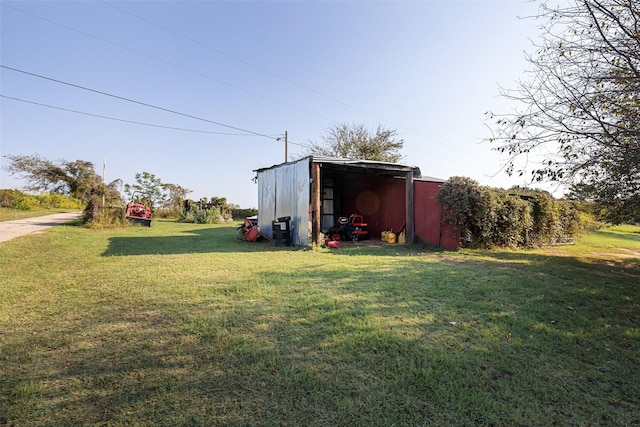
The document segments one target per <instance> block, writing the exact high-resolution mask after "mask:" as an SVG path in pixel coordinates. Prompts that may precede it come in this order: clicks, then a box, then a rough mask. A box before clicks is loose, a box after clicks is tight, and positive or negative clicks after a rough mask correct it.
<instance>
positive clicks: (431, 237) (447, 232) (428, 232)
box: [413, 181, 460, 249]
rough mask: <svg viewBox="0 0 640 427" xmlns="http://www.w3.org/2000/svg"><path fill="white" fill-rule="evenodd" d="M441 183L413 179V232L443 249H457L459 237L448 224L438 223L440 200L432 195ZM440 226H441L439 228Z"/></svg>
mask: <svg viewBox="0 0 640 427" xmlns="http://www.w3.org/2000/svg"><path fill="white" fill-rule="evenodd" d="M441 185H442V183H440V182H431V181H414V182H413V191H414V215H415V232H416V234H417V235H418V236H420V238H422V239H423V240H424V241H426V242H428V243H430V244H432V245H434V246H438V247H441V248H443V249H457V248H458V247H460V239H458V238H456V237H455V236H454V232H453V227H452V226H451V225H450V224H443V225H441V224H440V202H438V201H437V200H436V199H435V198H434V196H435V195H436V193H437V192H438V190H439V189H440V186H441ZM441 227H442V228H441Z"/></svg>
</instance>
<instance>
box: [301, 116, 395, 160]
mask: <svg viewBox="0 0 640 427" xmlns="http://www.w3.org/2000/svg"><path fill="white" fill-rule="evenodd" d="M397 135H398V132H397V131H396V130H390V129H385V128H383V127H382V125H378V127H377V129H376V131H375V133H374V134H371V133H370V132H369V130H367V128H366V127H365V126H364V125H363V124H359V125H356V124H354V125H351V126H349V125H347V124H338V125H335V126H333V127H331V128H329V129H327V130H326V131H325V133H324V134H322V136H321V139H322V143H315V142H312V143H311V147H310V148H309V150H308V151H309V154H318V155H322V156H332V157H342V158H347V159H359V160H376V161H380V162H391V163H395V162H398V161H399V160H400V159H401V158H402V156H401V155H400V150H401V149H402V147H403V146H404V140H402V139H398V138H397Z"/></svg>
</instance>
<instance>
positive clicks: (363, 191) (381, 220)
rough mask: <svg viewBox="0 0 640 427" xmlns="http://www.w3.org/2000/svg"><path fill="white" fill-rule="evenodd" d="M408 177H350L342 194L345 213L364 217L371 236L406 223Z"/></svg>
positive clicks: (374, 236)
mask: <svg viewBox="0 0 640 427" xmlns="http://www.w3.org/2000/svg"><path fill="white" fill-rule="evenodd" d="M404 197H405V196H404V180H399V179H394V178H387V177H355V178H350V179H349V182H348V185H344V187H343V188H342V193H341V202H342V203H341V206H342V212H341V213H340V215H341V216H349V215H350V214H352V213H358V214H361V215H363V216H364V220H365V222H366V223H367V224H368V226H369V233H370V236H371V237H373V238H378V239H379V238H380V234H381V233H382V231H384V230H389V229H393V230H394V231H396V232H397V231H398V230H399V229H400V228H401V227H402V226H404V218H405V203H404Z"/></svg>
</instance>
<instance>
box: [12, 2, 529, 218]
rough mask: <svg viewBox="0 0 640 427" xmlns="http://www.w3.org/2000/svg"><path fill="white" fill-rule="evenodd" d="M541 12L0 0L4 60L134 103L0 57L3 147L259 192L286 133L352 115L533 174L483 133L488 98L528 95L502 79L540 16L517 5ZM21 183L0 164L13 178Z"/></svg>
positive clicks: (469, 157)
mask: <svg viewBox="0 0 640 427" xmlns="http://www.w3.org/2000/svg"><path fill="white" fill-rule="evenodd" d="M536 11H537V5H536V4H535V3H530V2H527V1H515V0H514V1H412V2H363V1H331V2H324V1H316V2H307V1H299V2H295V1H260V2H244V1H234V2H219V1H197V2H191V1H179V2H178V1H136V2H133V1H120V2H111V1H68V2H60V1H4V0H3V1H2V2H1V7H0V14H1V15H0V18H1V22H0V24H1V46H0V47H1V63H2V65H3V66H5V67H11V68H14V69H18V70H21V71H25V72H28V73H33V74H37V75H41V76H45V77H48V78H51V79H54V80H59V81H62V82H66V83H71V84H73V85H76V86H81V87H84V88H88V89H93V90H95V91H99V92H103V93H107V94H111V95H116V96H118V97H121V98H126V99H129V100H131V101H136V102H137V103H134V102H128V101H125V100H123V99H118V98H114V97H109V96H106V95H103V94H99V93H96V92H92V91H88V90H82V89H80V88H78V87H74V86H70V85H65V84H61V83H58V82H54V81H51V80H47V79H43V78H39V77H34V76H33V75H28V74H25V73H22V72H17V71H14V70H9V69H6V68H2V69H0V78H1V83H0V93H1V94H2V95H3V96H4V97H3V98H0V119H1V120H0V121H1V123H0V124H1V130H0V138H1V139H0V144H1V145H0V154H1V155H6V154H36V153H37V154H39V155H40V156H42V157H44V158H47V159H51V160H55V159H65V160H77V159H82V160H88V161H92V162H94V164H95V165H96V171H97V172H99V173H101V172H102V164H103V159H104V158H105V157H106V159H107V173H106V180H107V181H112V180H114V179H116V178H119V179H122V180H123V181H124V182H126V183H134V176H135V174H136V172H143V171H147V172H151V173H153V174H155V175H156V176H157V177H158V178H160V179H161V180H162V181H163V182H167V183H173V184H178V185H181V186H183V187H186V188H188V189H190V190H192V193H190V194H189V197H190V198H194V199H199V198H200V197H212V196H219V197H220V196H221V197H227V199H228V201H229V202H230V203H235V204H239V205H241V206H242V207H257V185H256V184H255V183H253V182H252V178H253V177H254V172H253V170H255V169H259V168H263V167H269V166H272V165H274V164H278V163H282V162H283V161H284V144H283V142H282V141H278V140H277V138H278V137H281V136H283V135H284V132H285V131H287V132H288V135H289V141H290V146H289V153H290V159H291V158H295V157H300V156H301V155H302V154H303V153H304V148H303V146H304V145H308V144H309V142H310V141H320V136H321V134H322V133H323V132H324V131H326V130H327V129H328V128H330V127H331V126H334V125H336V124H338V123H348V124H351V123H357V124H360V123H362V124H365V126H367V127H368V128H370V129H372V130H373V129H375V128H376V127H377V125H378V124H382V125H383V126H384V127H386V128H390V129H397V130H398V133H399V136H400V137H401V138H402V139H404V140H405V148H404V150H403V152H402V154H403V156H404V159H403V160H402V163H405V164H411V165H416V166H419V167H420V169H421V170H422V173H423V175H429V176H435V177H439V178H443V179H447V178H449V177H451V176H456V175H458V176H467V177H470V178H473V179H475V180H477V181H478V182H480V184H483V185H489V186H492V187H503V188H506V187H510V186H511V185H516V184H517V185H525V184H526V180H524V179H523V178H509V177H508V176H507V175H506V174H505V173H504V172H500V168H501V165H502V164H503V163H504V159H503V158H501V156H500V155H499V153H497V152H495V151H493V150H492V146H491V145H490V144H488V143H483V142H482V140H483V139H484V138H487V137H488V136H489V130H488V128H487V127H486V125H485V124H484V121H485V112H486V111H488V110H492V111H495V112H502V113H504V112H509V111H511V110H512V108H513V107H514V106H513V105H512V104H510V103H509V102H507V101H506V100H505V99H503V98H501V97H500V96H499V92H498V87H499V86H505V87H514V86H515V82H516V81H517V80H518V79H520V78H521V77H522V76H523V71H524V70H525V68H526V62H525V60H524V58H525V54H524V52H525V51H527V52H531V51H532V50H533V49H532V45H531V40H532V39H533V40H535V39H536V37H537V36H538V34H539V30H538V27H539V25H540V24H541V22H539V21H536V20H535V19H521V17H525V16H532V15H534V14H535V13H536ZM7 97H11V98H17V99H20V100H22V101H19V100H16V99H10V98H7ZM24 101H29V102H30V103H27V102H24ZM33 103H39V104H46V105H49V106H52V107H58V108H64V109H67V110H75V111H80V112H83V113H89V114H93V115H98V116H104V117H109V118H112V119H120V120H112V119H107V118H100V117H95V116H90V115H87V114H78V113H73V112H69V111H64V110H60V109H54V108H50V107H44V106H42V105H35V104H33ZM142 104H147V105H142ZM151 106H153V107H158V108H152V107H151ZM167 110H171V111H173V112H177V113H181V114H175V113H172V112H169V111H167ZM187 116H192V117H187ZM123 120H126V121H129V122H126V121H123ZM130 122H138V123H145V124H151V125H155V126H147V125H141V124H134V123H130ZM216 123H217V124H216ZM221 125H226V126H221ZM159 126H163V127H159ZM169 128H173V129H169ZM178 129H186V130H178ZM256 134H257V135H256ZM0 162H1V164H0V166H2V167H4V166H5V165H6V159H4V158H1V159H0ZM23 184H24V183H23V182H22V181H20V180H19V179H17V178H16V177H12V176H10V175H8V173H7V172H6V171H4V170H2V171H1V172H0V188H20V186H21V185H23Z"/></svg>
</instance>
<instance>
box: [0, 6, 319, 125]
mask: <svg viewBox="0 0 640 427" xmlns="http://www.w3.org/2000/svg"><path fill="white" fill-rule="evenodd" d="M0 6H3V7H8V8H9V9H13V10H15V11H17V12H20V13H23V14H25V15H29V16H31V17H34V18H37V19H40V20H42V21H45V22H48V23H50V24H53V25H57V26H59V27H62V28H64V29H65V30H68V31H73V32H75V33H78V34H82V35H83V36H86V37H90V38H92V39H95V40H99V41H101V42H103V43H107V44H110V45H111V46H115V47H117V48H120V49H123V50H126V51H128V52H132V53H135V54H136V55H140V56H143V57H145V58H150V59H153V60H154V61H158V62H160V63H162V64H165V65H169V66H171V67H174V68H177V69H179V70H182V71H186V72H188V73H191V74H195V75H197V76H200V77H202V78H205V79H208V80H212V81H214V82H217V83H220V84H223V85H225V86H228V87H231V88H233V89H236V90H239V91H241V92H245V93H248V94H250V95H253V96H257V97H259V98H262V99H266V100H268V101H271V102H274V103H276V104H280V105H284V106H285V107H288V108H291V109H294V110H298V111H300V112H303V113H305V114H309V115H312V116H316V117H319V118H321V119H324V120H329V121H331V119H330V118H328V117H326V116H323V115H320V114H317V113H314V112H312V111H308V110H305V109H303V108H300V107H297V106H295V105H291V104H288V103H286V102H283V101H278V100H277V99H274V98H271V97H269V96H266V95H262V94H260V93H258V92H254V91H252V90H249V89H245V88H243V87H241V86H238V85H235V84H233V83H229V82H226V81H224V80H220V79H217V78H215V77H212V76H210V75H207V74H203V73H201V72H199V71H195V70H192V69H190V68H187V67H183V66H181V65H178V64H175V63H173V62H171V61H167V60H164V59H161V58H158V57H156V56H153V55H149V54H147V53H144V52H141V51H139V50H136V49H132V48H130V47H128V46H124V45H122V44H119V43H115V42H113V41H111V40H107V39H104V38H102V37H98V36H95V35H93V34H90V33H87V32H85V31H80V30H77V29H75V28H72V27H69V26H67V25H64V24H60V23H59V22H56V21H53V20H51V19H48V18H43V17H41V16H38V15H36V14H34V13H31V12H27V11H25V10H22V9H20V8H17V7H15V6H10V5H8V4H7V3H5V2H0Z"/></svg>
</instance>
